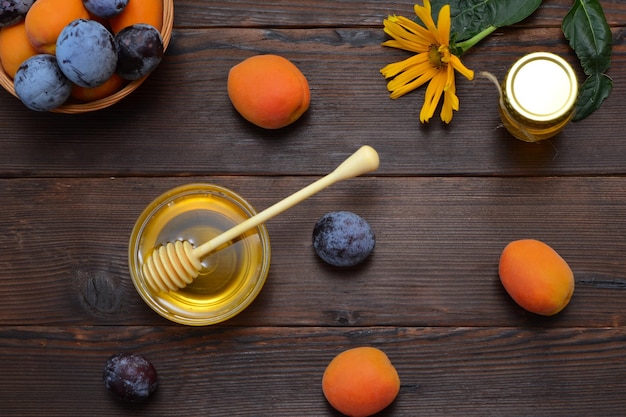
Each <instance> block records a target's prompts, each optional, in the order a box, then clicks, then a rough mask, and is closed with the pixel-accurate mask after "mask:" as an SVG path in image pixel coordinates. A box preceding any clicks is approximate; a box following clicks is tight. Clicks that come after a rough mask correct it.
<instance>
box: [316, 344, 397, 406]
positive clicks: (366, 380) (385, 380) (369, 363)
mask: <svg viewBox="0 0 626 417" xmlns="http://www.w3.org/2000/svg"><path fill="white" fill-rule="evenodd" d="M322 391H323V392H324V396H325V397H326V400H328V402H329V403H330V405H332V406H333V408H335V409H336V410H337V411H340V412H341V413H343V414H345V415H347V416H351V417H367V416H371V415H373V414H376V413H378V412H379V411H381V410H383V409H385V408H386V407H387V406H389V405H390V404H391V403H392V402H393V401H394V400H395V399H396V397H397V395H398V392H399V391H400V377H399V376H398V372H397V371H396V368H394V366H393V365H392V364H391V361H390V360H389V358H388V357H387V355H386V354H385V353H384V352H383V351H382V350H380V349H376V348H374V347H368V346H363V347H357V348H353V349H349V350H346V351H343V352H341V353H340V354H339V355H337V356H336V357H335V358H334V359H333V360H332V361H331V362H330V363H329V364H328V366H327V367H326V371H325V372H324V376H323V377H322Z"/></svg>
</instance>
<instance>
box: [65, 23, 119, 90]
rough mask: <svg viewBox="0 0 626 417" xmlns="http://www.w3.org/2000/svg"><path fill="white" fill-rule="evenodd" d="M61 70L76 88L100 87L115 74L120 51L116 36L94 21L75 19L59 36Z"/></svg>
mask: <svg viewBox="0 0 626 417" xmlns="http://www.w3.org/2000/svg"><path fill="white" fill-rule="evenodd" d="M56 56H57V60H58V61H59V67H61V71H63V73H64V74H65V76H66V77H67V78H69V79H70V80H71V81H72V82H74V83H75V84H77V85H79V86H81V87H90V88H91V87H98V86H99V85H102V84H104V82H105V81H107V80H108V79H109V78H111V76H112V75H113V74H114V73H115V67H116V66H117V51H116V49H115V43H114V42H113V35H111V32H109V31H108V30H107V29H106V28H105V27H104V26H103V25H102V24H101V23H99V22H96V21H95V20H86V19H76V20H74V21H72V22H71V23H70V24H69V25H67V26H66V27H65V28H64V29H63V30H62V31H61V34H60V35H59V37H58V39H57V44H56Z"/></svg>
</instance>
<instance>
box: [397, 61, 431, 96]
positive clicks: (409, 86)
mask: <svg viewBox="0 0 626 417" xmlns="http://www.w3.org/2000/svg"><path fill="white" fill-rule="evenodd" d="M436 73H437V70H435V69H434V68H430V69H429V70H428V71H426V72H422V73H416V74H419V75H418V76H417V77H410V76H409V77H408V80H398V78H397V77H396V78H394V79H393V80H391V81H390V82H389V83H387V89H388V90H389V91H391V94H390V97H391V98H392V99H396V98H398V97H401V96H403V95H404V94H406V93H409V92H411V91H413V90H415V89H416V88H418V87H421V86H422V85H424V84H426V83H427V82H428V81H430V80H431V79H432V78H433V76H434V75H436Z"/></svg>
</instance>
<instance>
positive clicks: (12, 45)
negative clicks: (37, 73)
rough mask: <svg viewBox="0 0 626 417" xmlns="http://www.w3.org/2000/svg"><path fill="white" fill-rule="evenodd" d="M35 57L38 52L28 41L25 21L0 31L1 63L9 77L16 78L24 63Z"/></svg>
mask: <svg viewBox="0 0 626 417" xmlns="http://www.w3.org/2000/svg"><path fill="white" fill-rule="evenodd" d="M33 55H37V51H36V50H35V48H33V46H32V45H31V44H30V41H29V40H28V36H27V35H26V28H25V24H24V21H21V22H20V23H16V24H14V25H11V26H5V27H3V28H2V29H0V62H2V68H4V72H6V74H7V75H8V76H9V77H11V78H14V77H15V73H16V72H17V69H18V68H19V67H20V65H22V62H24V61H26V60H27V59H28V58H30V57H31V56H33Z"/></svg>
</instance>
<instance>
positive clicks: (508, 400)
mask: <svg viewBox="0 0 626 417" xmlns="http://www.w3.org/2000/svg"><path fill="white" fill-rule="evenodd" d="M115 330H116V331H113V329H111V328H107V327H63V328H56V329H55V328H51V327H48V326H46V327H40V326H29V327H20V326H18V327H8V328H7V327H0V348H1V349H2V351H3V353H4V354H3V355H2V356H0V366H1V367H2V371H3V378H2V379H1V380H0V388H1V389H2V396H3V412H6V413H8V414H5V415H19V416H40V415H42V414H45V415H46V416H51V417H54V416H59V417H61V416H63V417H66V416H84V415H118V416H130V415H146V416H153V415H159V416H164V417H167V416H180V415H181V413H184V414H186V415H211V416H232V415H237V416H270V415H271V416H293V415H294V414H296V413H297V414H298V415H310V416H339V414H338V413H336V412H334V411H333V410H332V409H331V408H330V406H329V405H328V404H327V403H326V401H325V399H324V397H323V395H322V392H321V383H320V380H321V375H322V373H323V372H324V369H325V367H326V365H327V364H328V362H329V361H330V360H331V359H332V357H333V356H334V355H335V354H337V353H339V352H341V351H342V350H344V349H346V348H347V347H350V346H354V345H370V346H376V347H379V348H382V349H384V350H385V352H386V353H387V354H388V356H389V358H390V359H391V361H392V363H393V364H394V365H395V366H396V368H397V370H398V373H399V375H400V379H401V387H400V394H399V396H398V398H397V400H396V401H395V402H394V403H393V404H392V405H391V406H390V407H389V408H388V409H387V410H385V411H384V412H382V413H380V414H379V415H380V416H394V417H395V416H403V417H404V416H406V417H413V416H416V415H419V416H443V415H458V414H462V415H466V416H494V417H496V416H498V417H499V416H503V415H506V416H508V415H549V416H556V417H558V416H563V417H566V416H572V415H585V412H584V411H583V412H581V410H587V413H588V414H593V415H594V416H609V415H615V414H614V413H615V410H616V409H620V408H621V407H624V406H625V405H626V402H625V400H624V398H623V395H622V394H623V388H624V381H623V375H624V372H625V369H624V363H625V361H626V352H625V351H624V349H623V345H624V343H625V342H626V333H625V331H624V329H623V328H613V329H584V328H568V329H550V330H544V329H532V328H526V329H525V328H479V327H471V328H465V327H457V328H404V327H376V328H373V329H364V328H361V327H358V328H355V327H349V328H344V329H338V328H316V327H312V328H309V327H304V328H303V327H296V328H292V327H278V328H277V327H271V328H264V327H255V328H235V327H228V326H217V327H209V328H183V327H172V326H165V327H160V326H156V327H126V328H123V329H115ZM120 345H123V346H125V347H126V348H127V349H129V350H134V351H141V352H142V353H143V354H144V355H145V356H146V357H148V358H149V359H150V360H151V361H153V362H154V363H156V364H157V365H158V366H157V372H158V375H159V378H160V381H161V384H160V386H159V388H158V390H157V392H156V394H155V396H154V397H153V398H151V399H150V401H148V402H146V403H145V404H142V405H140V406H135V405H127V404H122V403H120V402H119V401H117V400H115V399H114V398H113V397H112V396H111V395H110V394H109V393H108V392H107V391H106V390H105V389H104V383H103V381H102V371H103V368H104V363H105V361H106V359H107V358H108V356H109V352H111V351H115V350H117V349H118V347H119V346H120ZM73 352H75V353H76V354H75V355H73V356H71V355H72V353H73ZM78 353H79V354H78ZM70 356H71V359H70ZM278 370H279V371H278ZM35 393H36V395H37V396H38V397H39V398H46V399H49V402H48V403H43V402H41V401H33V398H32V395H35ZM78 393H80V394H79V395H77V394H78ZM296 410H297V411H296Z"/></svg>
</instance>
